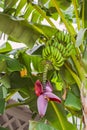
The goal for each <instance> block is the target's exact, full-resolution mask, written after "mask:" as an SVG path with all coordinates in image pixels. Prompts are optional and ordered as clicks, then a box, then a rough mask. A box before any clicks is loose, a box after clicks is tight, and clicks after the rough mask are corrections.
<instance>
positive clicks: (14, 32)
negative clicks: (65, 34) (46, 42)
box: [0, 13, 57, 48]
mask: <svg viewBox="0 0 87 130" xmlns="http://www.w3.org/2000/svg"><path fill="white" fill-rule="evenodd" d="M0 19H1V20H0V30H1V31H2V32H4V33H6V34H8V35H9V36H10V37H11V39H12V40H14V41H17V42H23V43H25V44H26V45H27V46H29V47H30V48H31V47H33V45H34V44H35V41H36V40H37V39H38V38H40V37H41V36H42V35H44V36H45V37H48V38H49V37H51V36H52V35H53V34H54V33H55V32H56V31H57V29H55V28H51V27H49V26H45V25H39V24H33V23H32V24H31V23H29V22H28V21H27V20H23V19H22V20H20V19H15V18H13V17H10V16H9V15H7V14H4V13H0Z"/></svg>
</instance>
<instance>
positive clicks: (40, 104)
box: [34, 80, 61, 117]
mask: <svg viewBox="0 0 87 130" xmlns="http://www.w3.org/2000/svg"><path fill="white" fill-rule="evenodd" d="M34 89H35V93H36V95H37V96H38V99H37V108H38V112H39V115H40V116H41V117H43V116H44V115H45V113H46V110H47V106H48V101H55V102H57V103H61V99H60V98H59V97H58V96H56V95H55V94H53V93H52V91H53V90H52V86H51V83H50V82H49V81H48V82H47V83H46V86H45V89H43V85H42V83H41V82H40V81H39V80H37V81H36V82H35V87H34Z"/></svg>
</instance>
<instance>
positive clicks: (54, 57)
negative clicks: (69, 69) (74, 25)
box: [42, 46, 64, 70]
mask: <svg viewBox="0 0 87 130" xmlns="http://www.w3.org/2000/svg"><path fill="white" fill-rule="evenodd" d="M42 55H43V59H44V60H45V61H49V63H51V65H52V66H53V67H54V68H55V69H56V70H59V69H60V67H61V66H62V65H63V64H64V58H63V56H62V55H61V53H60V51H59V50H58V49H57V48H55V47H53V46H47V47H45V48H44V49H43V53H42Z"/></svg>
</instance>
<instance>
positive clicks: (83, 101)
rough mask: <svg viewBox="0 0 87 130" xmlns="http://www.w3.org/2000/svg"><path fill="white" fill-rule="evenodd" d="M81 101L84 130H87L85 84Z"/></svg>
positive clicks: (86, 93)
mask: <svg viewBox="0 0 87 130" xmlns="http://www.w3.org/2000/svg"><path fill="white" fill-rule="evenodd" d="M81 101H82V112H83V124H84V130H87V88H85V87H84V86H83V87H82V88H81Z"/></svg>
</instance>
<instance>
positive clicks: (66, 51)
mask: <svg viewBox="0 0 87 130" xmlns="http://www.w3.org/2000/svg"><path fill="white" fill-rule="evenodd" d="M72 49H73V44H72V42H71V37H70V36H69V35H68V34H65V33H64V32H58V33H57V34H56V35H55V36H53V37H52V38H51V39H50V40H48V42H47V43H46V47H45V48H44V49H43V52H42V56H43V59H44V60H45V61H46V62H49V63H51V65H52V66H53V67H54V68H55V69H56V70H59V69H60V67H61V66H62V65H63V64H64V61H65V60H66V59H67V58H68V57H69V56H70V55H71V52H72Z"/></svg>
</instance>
